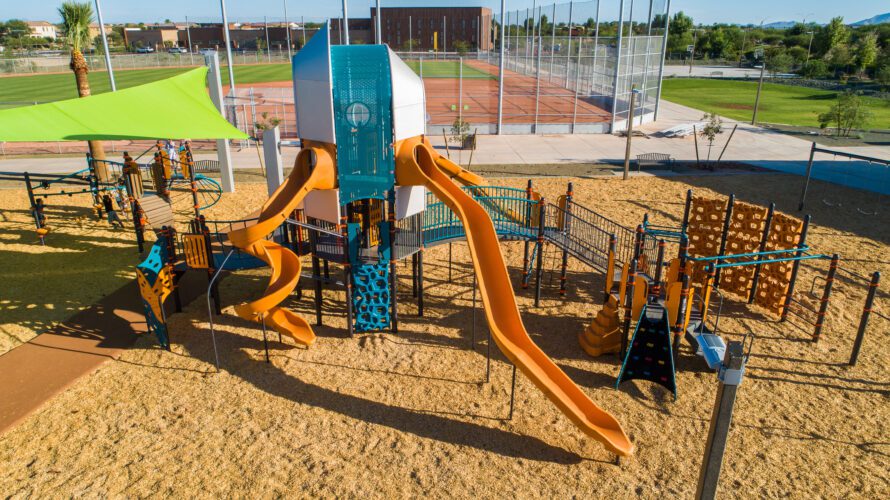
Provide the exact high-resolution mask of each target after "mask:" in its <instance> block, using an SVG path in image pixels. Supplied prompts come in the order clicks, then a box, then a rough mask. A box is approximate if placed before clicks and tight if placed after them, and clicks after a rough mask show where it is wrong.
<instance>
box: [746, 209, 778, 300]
mask: <svg viewBox="0 0 890 500" xmlns="http://www.w3.org/2000/svg"><path fill="white" fill-rule="evenodd" d="M775 212H776V204H775V203H770V204H769V209H768V210H767V212H766V220H765V221H764V223H763V236H762V237H761V238H760V248H759V249H758V250H757V251H758V252H759V253H763V252H765V251H766V244H767V243H768V242H769V233H770V231H771V230H772V225H773V215H774V214H775ZM761 260H763V255H758V256H757V265H755V266H754V277H753V278H752V279H751V291H750V292H749V293H748V303H749V304H753V303H754V299H755V298H756V297H757V284H758V282H759V281H760V269H761V264H760V261H761Z"/></svg>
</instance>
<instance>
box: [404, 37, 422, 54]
mask: <svg viewBox="0 0 890 500" xmlns="http://www.w3.org/2000/svg"><path fill="white" fill-rule="evenodd" d="M412 50H420V40H417V39H414V38H412V39H409V40H405V41H404V42H402V52H409V51H412Z"/></svg>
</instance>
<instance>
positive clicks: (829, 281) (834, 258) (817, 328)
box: [813, 254, 840, 342]
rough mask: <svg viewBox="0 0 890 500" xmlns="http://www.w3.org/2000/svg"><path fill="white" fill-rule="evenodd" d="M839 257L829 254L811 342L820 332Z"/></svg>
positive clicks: (815, 339)
mask: <svg viewBox="0 0 890 500" xmlns="http://www.w3.org/2000/svg"><path fill="white" fill-rule="evenodd" d="M839 260H840V258H839V257H838V255H837V254H834V255H832V256H831V263H830V264H829V265H828V276H826V277H825V289H824V290H823V291H822V300H821V301H820V303H819V312H818V313H817V314H816V324H815V325H814V329H813V342H819V336H820V335H821V334H822V326H823V325H824V324H825V314H826V313H827V312H828V301H829V300H830V299H831V289H832V287H834V275H835V273H837V264H838V261H839Z"/></svg>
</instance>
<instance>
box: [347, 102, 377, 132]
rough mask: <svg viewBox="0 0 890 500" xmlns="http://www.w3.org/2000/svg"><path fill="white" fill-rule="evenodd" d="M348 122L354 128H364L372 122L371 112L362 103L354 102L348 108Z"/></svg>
mask: <svg viewBox="0 0 890 500" xmlns="http://www.w3.org/2000/svg"><path fill="white" fill-rule="evenodd" d="M346 121H348V122H349V124H350V125H352V126H353V127H356V128H358V127H363V126H365V125H367V124H368V122H369V121H371V110H370V109H368V107H367V106H365V105H364V104H362V103H360V102H354V103H352V104H350V105H349V107H347V108H346Z"/></svg>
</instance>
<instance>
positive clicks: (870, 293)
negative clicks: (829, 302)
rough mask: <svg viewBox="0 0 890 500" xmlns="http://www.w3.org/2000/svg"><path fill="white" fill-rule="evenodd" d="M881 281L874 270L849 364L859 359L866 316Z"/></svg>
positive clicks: (853, 364)
mask: <svg viewBox="0 0 890 500" xmlns="http://www.w3.org/2000/svg"><path fill="white" fill-rule="evenodd" d="M880 282H881V273H879V272H877V271H875V273H874V274H872V275H871V282H869V284H868V294H867V295H866V296H865V305H864V306H862V316H860V317H859V330H858V331H857V332H856V340H855V341H854V342H853V352H852V353H851V354H850V361H849V365H850V366H855V365H856V361H857V360H858V359H859V351H860V349H862V341H863V340H864V339H865V331H866V330H867V329H868V318H869V316H871V312H872V311H871V308H872V306H873V305H874V303H875V293H876V292H877V291H878V283H880Z"/></svg>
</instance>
